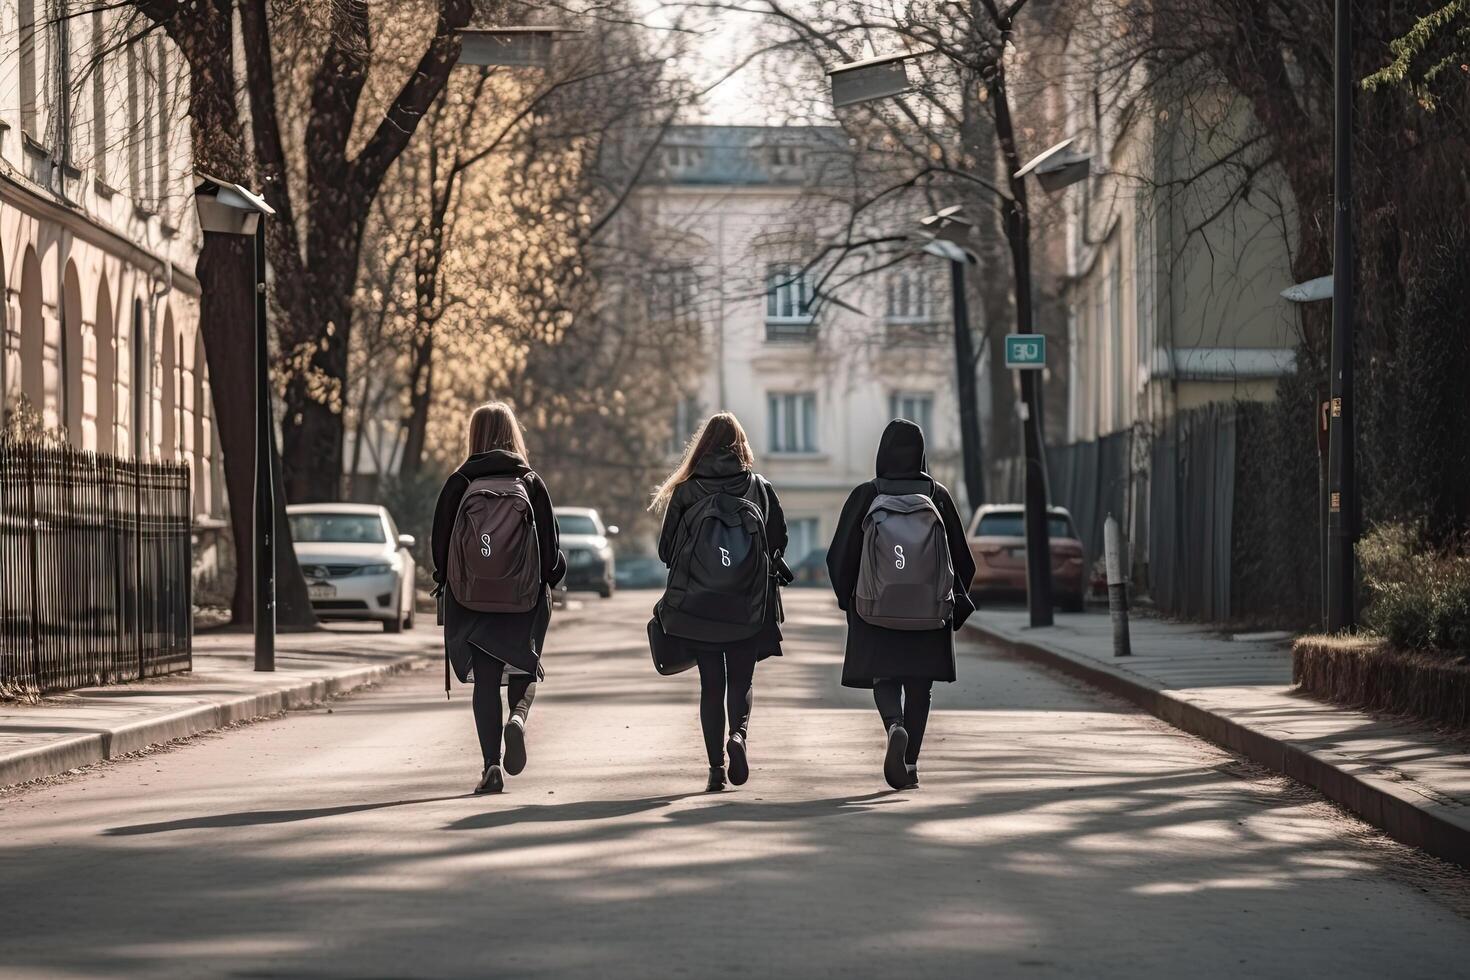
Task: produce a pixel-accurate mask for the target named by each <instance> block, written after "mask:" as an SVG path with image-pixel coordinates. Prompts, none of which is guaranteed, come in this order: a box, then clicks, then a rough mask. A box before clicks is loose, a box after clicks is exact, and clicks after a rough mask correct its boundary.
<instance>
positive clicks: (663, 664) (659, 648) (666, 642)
mask: <svg viewBox="0 0 1470 980" xmlns="http://www.w3.org/2000/svg"><path fill="white" fill-rule="evenodd" d="M648 650H649V652H650V653H652V654H653V669H654V670H656V671H658V672H659V673H660V674H663V675H664V676H665V677H667V676H669V675H670V674H679V673H683V672H684V671H686V670H688V669H689V668H690V667H693V666H694V664H695V662H696V659H695V656H694V654H692V653H690V652H688V651H687V650H686V648H685V646H684V644H682V643H680V642H679V641H678V640H675V639H672V638H671V637H670V636H669V634H667V633H665V632H664V627H663V624H662V623H660V622H659V621H658V610H657V609H655V610H654V612H653V618H652V619H650V620H649V621H648Z"/></svg>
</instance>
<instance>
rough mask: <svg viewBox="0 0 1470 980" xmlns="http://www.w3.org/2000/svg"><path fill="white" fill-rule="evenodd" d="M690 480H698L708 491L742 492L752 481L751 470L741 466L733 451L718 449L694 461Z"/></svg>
mask: <svg viewBox="0 0 1470 980" xmlns="http://www.w3.org/2000/svg"><path fill="white" fill-rule="evenodd" d="M690 479H693V480H698V481H699V482H700V485H702V486H703V487H705V488H706V489H707V490H711V491H714V490H719V491H734V492H736V493H738V492H740V491H741V490H743V489H744V488H745V482H746V481H747V480H749V479H750V470H748V469H746V468H745V467H744V466H742V465H741V463H740V459H739V457H737V456H736V455H735V453H734V451H733V450H731V449H716V450H714V451H713V452H708V453H705V454H704V455H703V456H701V457H699V459H697V460H695V461H694V471H693V473H692V474H691V476H690Z"/></svg>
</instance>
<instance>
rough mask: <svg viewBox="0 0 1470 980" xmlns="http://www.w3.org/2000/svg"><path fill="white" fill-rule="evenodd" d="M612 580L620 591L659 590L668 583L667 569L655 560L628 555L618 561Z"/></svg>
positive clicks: (642, 556)
mask: <svg viewBox="0 0 1470 980" xmlns="http://www.w3.org/2000/svg"><path fill="white" fill-rule="evenodd" d="M614 579H615V580H616V582H617V585H618V588H620V589H661V588H663V587H664V585H665V584H666V583H667V581H668V569H667V568H665V567H664V563H663V562H661V561H659V560H658V559H657V558H649V557H647V556H646V555H628V556H624V557H622V558H619V559H618V568H617V572H616V573H615V575H614Z"/></svg>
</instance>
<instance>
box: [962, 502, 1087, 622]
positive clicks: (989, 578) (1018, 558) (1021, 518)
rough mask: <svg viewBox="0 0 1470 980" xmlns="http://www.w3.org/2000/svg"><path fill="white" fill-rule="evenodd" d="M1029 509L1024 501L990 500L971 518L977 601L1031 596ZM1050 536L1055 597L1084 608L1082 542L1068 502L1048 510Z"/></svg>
mask: <svg viewBox="0 0 1470 980" xmlns="http://www.w3.org/2000/svg"><path fill="white" fill-rule="evenodd" d="M1025 514H1026V509H1025V508H1024V507H1023V506H1021V505H1020V504H986V505H985V506H984V507H981V508H980V509H979V510H977V511H975V519H974V520H973V521H971V522H970V532H969V534H968V535H967V537H968V538H969V541H970V554H971V555H973V556H974V558H975V581H974V583H973V584H972V585H971V586H970V595H971V596H972V597H973V598H974V599H975V600H976V601H977V602H978V601H980V600H982V599H990V598H1010V599H1014V598H1023V597H1025V595H1026V526H1025ZM1047 521H1048V524H1047V530H1048V532H1049V534H1050V537H1051V581H1052V596H1053V598H1054V600H1055V602H1056V604H1057V606H1059V607H1060V608H1061V609H1063V610H1065V611H1067V612H1081V611H1082V608H1083V605H1084V603H1085V602H1086V596H1087V576H1086V574H1085V562H1084V560H1083V552H1082V541H1081V539H1080V538H1078V537H1077V530H1076V528H1075V527H1073V525H1072V515H1071V514H1069V513H1067V509H1066V508H1065V507H1050V508H1048V509H1047Z"/></svg>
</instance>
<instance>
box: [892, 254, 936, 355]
mask: <svg viewBox="0 0 1470 980" xmlns="http://www.w3.org/2000/svg"><path fill="white" fill-rule="evenodd" d="M884 287H885V289H884V298H885V306H884V317H883V323H884V331H885V333H886V335H887V338H888V340H889V342H890V343H907V344H914V343H933V342H934V341H936V340H938V339H939V338H940V323H939V308H938V303H937V301H936V299H935V297H936V295H937V294H936V291H935V289H934V282H933V281H932V280H931V279H930V278H929V277H927V276H924V275H922V274H920V273H918V272H916V271H914V270H907V269H900V270H897V271H895V272H893V273H892V274H890V275H889V277H888V280H887V282H886V283H885V284H884Z"/></svg>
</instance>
